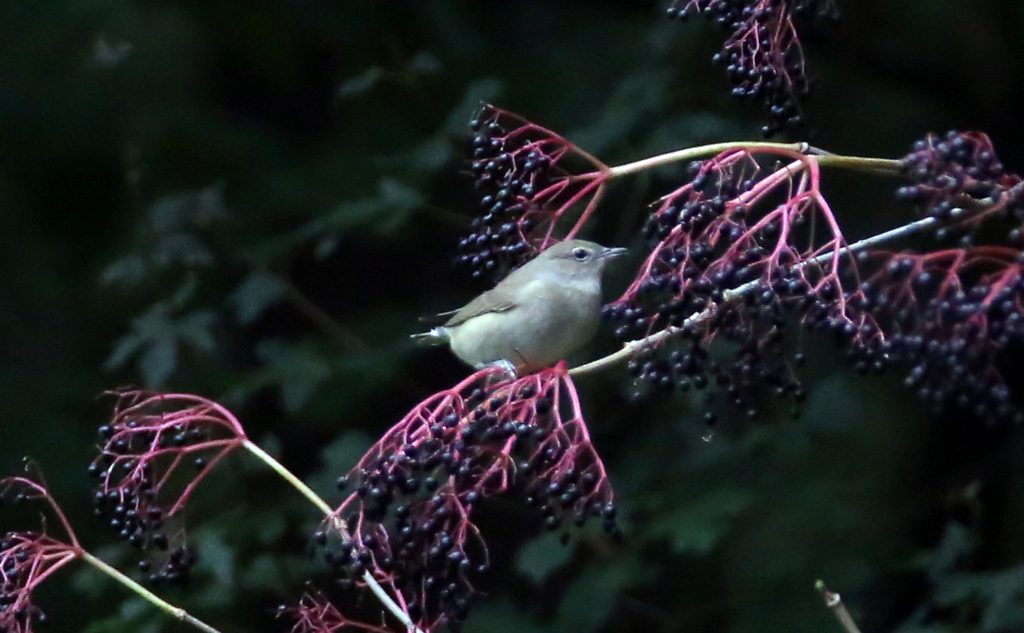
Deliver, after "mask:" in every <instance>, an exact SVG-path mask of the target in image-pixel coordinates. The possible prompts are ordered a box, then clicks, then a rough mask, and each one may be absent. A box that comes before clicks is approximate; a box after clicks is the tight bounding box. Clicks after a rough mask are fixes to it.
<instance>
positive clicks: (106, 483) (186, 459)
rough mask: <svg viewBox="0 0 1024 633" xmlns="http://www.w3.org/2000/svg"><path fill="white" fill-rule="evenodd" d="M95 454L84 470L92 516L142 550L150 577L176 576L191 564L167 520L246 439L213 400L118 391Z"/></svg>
mask: <svg viewBox="0 0 1024 633" xmlns="http://www.w3.org/2000/svg"><path fill="white" fill-rule="evenodd" d="M99 436H100V441H101V442H102V446H101V449H100V455H99V456H98V457H97V458H96V459H95V460H94V461H93V462H92V464H90V466H89V473H90V474H91V475H92V476H94V477H96V478H98V479H99V480H100V484H99V485H98V486H97V488H96V491H95V494H94V506H95V509H96V514H97V516H99V517H101V518H102V519H104V520H105V521H106V522H107V523H108V525H109V526H110V528H111V529H113V530H114V531H115V532H117V534H118V536H119V537H120V538H121V539H122V540H124V541H127V542H128V543H130V544H131V545H132V546H133V547H135V548H136V549H138V550H139V551H140V553H141V554H142V559H141V560H140V561H139V570H140V571H141V572H142V574H143V576H144V578H145V579H147V580H149V581H150V582H174V581H180V580H184V579H185V578H186V577H187V575H188V572H189V570H190V569H191V567H192V565H193V564H195V562H196V555H195V552H194V550H192V549H191V548H189V547H188V545H187V544H186V543H185V539H184V532H183V530H182V529H181V528H180V527H179V529H177V530H171V529H170V523H171V521H172V520H174V519H175V517H177V516H178V515H179V514H180V513H181V511H182V510H184V508H185V505H186V504H187V503H188V501H189V498H190V497H191V495H192V492H193V491H194V490H195V488H196V486H197V485H198V484H199V482H200V481H202V480H203V479H204V478H205V477H206V476H207V475H208V474H209V473H210V471H211V470H212V469H213V468H214V467H215V466H216V465H217V464H218V463H219V462H220V461H221V460H222V459H224V457H226V456H227V455H228V453H230V452H231V451H232V450H234V449H235V448H238V447H240V446H241V445H242V444H243V443H244V442H245V440H246V436H245V431H244V429H243V428H242V426H241V424H239V422H238V420H237V419H236V418H235V417H234V416H233V415H232V414H231V413H230V412H229V411H227V410H226V409H224V408H223V407H221V406H220V405H219V404H217V403H215V402H212V401H210V400H206V399H204V398H200V397H198V396H192V395H186V394H164V395H152V394H146V393H142V392H126V393H122V394H120V397H119V399H118V403H117V406H116V408H115V411H114V417H113V419H112V420H111V422H109V423H107V424H104V425H102V426H101V427H100V428H99Z"/></svg>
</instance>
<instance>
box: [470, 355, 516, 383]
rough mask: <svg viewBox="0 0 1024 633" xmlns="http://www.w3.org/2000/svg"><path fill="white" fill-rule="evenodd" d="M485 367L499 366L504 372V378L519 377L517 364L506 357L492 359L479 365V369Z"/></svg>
mask: <svg viewBox="0 0 1024 633" xmlns="http://www.w3.org/2000/svg"><path fill="white" fill-rule="evenodd" d="M485 367H497V368H498V369H500V370H501V373H502V374H504V376H503V379H504V380H515V379H516V378H518V377H519V372H517V371H516V366H515V365H513V364H512V362H511V361H509V360H506V359H504V358H503V359H501V360H496V361H492V362H490V363H482V364H480V365H478V366H477V369H484V368H485Z"/></svg>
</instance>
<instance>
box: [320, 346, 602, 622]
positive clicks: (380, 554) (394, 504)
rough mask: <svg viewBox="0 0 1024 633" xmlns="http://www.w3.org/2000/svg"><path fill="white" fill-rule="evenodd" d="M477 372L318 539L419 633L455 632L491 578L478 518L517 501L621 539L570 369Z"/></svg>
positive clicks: (361, 470)
mask: <svg viewBox="0 0 1024 633" xmlns="http://www.w3.org/2000/svg"><path fill="white" fill-rule="evenodd" d="M501 376H503V374H502V373H501V372H500V371H498V370H494V369H485V370H482V371H480V372H477V373H475V374H473V375H471V376H470V377H468V378H467V379H465V380H463V381H462V382H461V383H459V384H458V385H456V386H455V387H453V388H452V389H449V390H446V391H442V392H440V393H438V394H435V395H434V396H432V397H430V398H429V399H427V400H426V401H424V402H422V403H421V404H419V405H418V406H417V407H416V408H414V409H413V410H412V411H411V412H410V413H409V414H408V415H406V417H405V418H403V419H402V420H401V421H400V422H399V423H398V424H397V425H395V426H394V427H392V428H391V429H390V430H389V431H388V432H387V433H386V434H385V435H384V436H383V437H382V438H381V439H380V440H379V441H378V442H377V443H376V444H375V445H374V446H373V447H372V448H371V449H370V450H369V451H368V452H367V453H366V455H365V456H364V457H363V458H362V459H361V460H360V461H359V463H358V464H357V465H356V466H355V467H354V468H353V469H352V471H351V472H350V473H349V474H348V475H346V476H344V477H342V478H341V479H340V480H339V487H341V488H343V489H346V490H349V491H350V492H349V495H348V496H347V497H346V499H345V500H344V501H343V502H342V503H341V505H340V506H339V507H338V508H337V510H336V512H335V515H334V516H333V517H332V518H330V519H328V520H327V521H325V523H324V525H323V526H322V528H321V529H320V530H319V531H318V532H317V534H316V536H315V540H316V541H317V542H318V543H319V544H320V545H321V546H322V547H323V548H324V557H325V560H326V561H327V562H328V563H329V564H330V565H331V566H332V568H333V569H334V570H335V572H336V573H338V574H339V575H341V576H342V577H343V578H346V579H351V580H352V581H354V582H355V584H361V583H360V581H359V578H360V577H362V576H363V575H364V574H367V573H369V574H370V575H372V576H373V577H374V578H376V579H377V581H378V582H379V583H380V584H381V585H383V586H385V587H388V588H389V589H390V590H391V591H392V593H393V594H394V595H395V599H396V601H397V602H398V603H399V604H400V605H401V607H402V609H403V610H404V611H406V612H407V613H408V615H409V617H410V618H411V620H412V621H413V622H415V623H416V625H417V626H418V627H420V628H421V629H423V630H433V629H435V628H436V627H438V626H440V625H442V624H447V625H448V626H449V627H454V628H457V627H458V625H459V623H461V622H462V621H463V620H464V619H465V618H466V616H467V614H468V611H469V608H470V605H471V602H472V600H473V597H474V594H475V591H474V588H473V584H472V578H473V577H474V576H475V575H479V574H482V573H483V572H485V571H486V570H487V566H488V554H487V548H486V546H485V544H484V541H483V538H482V536H481V534H480V532H479V530H478V529H477V526H476V525H475V524H474V522H473V512H474V510H475V509H476V508H477V507H479V505H480V504H481V503H482V502H483V501H484V500H485V499H487V498H488V497H492V496H496V495H507V494H518V495H520V496H521V498H522V499H523V500H524V501H525V503H526V504H527V505H528V506H530V507H533V508H536V510H537V511H538V512H539V514H540V515H541V516H542V517H543V520H544V523H545V526H546V527H547V528H548V529H550V530H557V529H560V528H562V527H563V526H564V525H565V524H566V523H567V522H572V523H574V524H575V525H577V526H582V525H583V524H584V523H585V522H587V521H588V519H590V518H592V517H596V518H599V519H601V520H602V521H603V523H604V526H605V529H606V530H608V531H609V532H616V531H617V528H616V524H615V514H616V510H615V506H614V505H613V503H612V489H611V485H610V483H609V481H608V478H607V475H606V473H605V469H604V466H603V464H602V462H601V459H600V457H599V456H598V454H597V452H596V450H595V449H594V446H593V444H592V443H591V440H590V436H589V433H588V431H587V427H586V423H585V421H584V419H583V416H582V411H581V408H580V403H579V398H578V396H577V394H576V390H575V387H574V386H573V383H572V381H571V380H570V379H569V376H568V374H567V370H566V368H565V365H564V363H563V364H560V365H558V366H557V367H554V368H551V369H546V370H544V371H541V372H539V373H536V374H532V375H528V376H524V377H522V378H518V379H513V380H503V379H500V377H501Z"/></svg>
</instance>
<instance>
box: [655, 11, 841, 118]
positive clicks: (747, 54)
mask: <svg viewBox="0 0 1024 633" xmlns="http://www.w3.org/2000/svg"><path fill="white" fill-rule="evenodd" d="M695 14H704V15H707V16H708V17H710V18H711V19H713V20H714V21H715V23H716V24H718V25H719V26H721V27H722V28H723V29H724V30H725V31H726V32H728V33H729V34H730V35H729V37H728V39H726V41H725V44H724V45H723V47H722V50H721V51H720V52H718V53H716V54H715V56H714V57H713V61H714V62H715V63H716V64H719V65H722V66H724V67H725V71H726V74H727V75H728V77H729V82H730V83H731V84H732V94H733V96H735V97H738V98H740V99H749V100H753V101H760V102H761V103H762V104H763V105H764V107H765V109H766V110H767V111H768V117H769V118H768V123H767V125H765V126H764V128H763V131H764V133H765V135H766V136H771V135H773V134H775V133H777V132H778V131H780V130H781V129H782V128H784V127H790V128H793V127H798V126H800V125H802V124H803V114H802V112H801V107H800V101H801V99H803V98H804V97H805V96H806V95H807V94H808V92H810V88H811V82H810V79H809V78H808V76H807V67H806V61H805V59H804V51H803V46H802V45H801V43H800V37H799V33H798V32H797V24H796V21H797V19H799V18H800V17H810V18H814V19H822V18H831V19H834V18H836V17H837V16H838V13H837V10H836V6H835V2H834V0H673V2H672V4H671V6H670V7H669V9H668V15H669V17H673V18H679V19H682V20H685V19H687V18H688V17H690V16H691V15H695Z"/></svg>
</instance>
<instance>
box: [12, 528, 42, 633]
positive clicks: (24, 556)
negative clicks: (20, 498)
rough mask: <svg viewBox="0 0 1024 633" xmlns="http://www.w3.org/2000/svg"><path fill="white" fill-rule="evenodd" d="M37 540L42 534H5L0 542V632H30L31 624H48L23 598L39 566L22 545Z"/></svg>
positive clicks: (40, 612) (35, 608)
mask: <svg viewBox="0 0 1024 633" xmlns="http://www.w3.org/2000/svg"><path fill="white" fill-rule="evenodd" d="M40 538H43V535H42V534H39V533H35V532H8V533H6V534H5V535H4V536H3V538H2V539H0V558H2V559H3V568H2V570H0V571H2V572H3V578H4V580H3V583H2V584H0V633H7V632H8V631H10V632H11V633H15V632H18V631H30V630H31V626H32V625H44V624H46V623H47V621H48V620H47V617H46V613H45V612H44V611H43V610H42V609H40V608H39V607H37V606H35V605H34V604H31V602H28V601H26V600H24V599H22V598H23V596H24V595H25V593H24V591H25V585H26V584H27V580H28V578H29V576H30V575H31V574H32V567H33V566H36V565H38V561H37V560H34V559H33V557H32V555H31V552H29V550H28V549H26V548H25V547H24V544H25V543H28V542H32V541H35V540H37V539H40ZM19 599H21V600H20V601H21V604H18V602H19ZM16 605H17V606H16ZM12 621H13V622H12ZM12 624H13V626H12Z"/></svg>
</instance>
